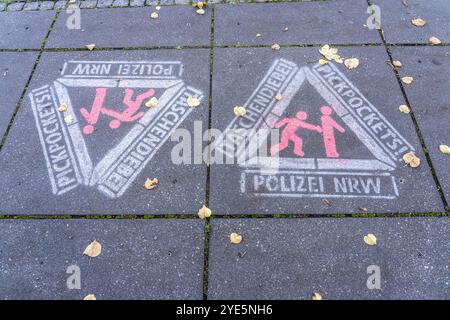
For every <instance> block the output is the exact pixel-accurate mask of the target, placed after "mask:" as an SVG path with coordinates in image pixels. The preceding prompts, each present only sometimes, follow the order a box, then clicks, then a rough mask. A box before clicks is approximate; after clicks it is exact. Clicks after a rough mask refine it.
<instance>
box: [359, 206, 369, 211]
mask: <svg viewBox="0 0 450 320" xmlns="http://www.w3.org/2000/svg"><path fill="white" fill-rule="evenodd" d="M358 209H359V210H360V211H362V212H367V211H369V209H367V208H365V207H359V208H358Z"/></svg>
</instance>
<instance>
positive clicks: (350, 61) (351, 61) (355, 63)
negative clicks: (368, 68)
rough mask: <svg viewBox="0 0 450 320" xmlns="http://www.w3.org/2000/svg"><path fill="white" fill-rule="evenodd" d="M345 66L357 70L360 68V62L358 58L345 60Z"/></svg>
mask: <svg viewBox="0 0 450 320" xmlns="http://www.w3.org/2000/svg"><path fill="white" fill-rule="evenodd" d="M344 65H345V66H346V67H347V68H348V69H350V70H351V69H355V68H357V67H358V66H359V60H358V59H357V58H350V59H345V61H344Z"/></svg>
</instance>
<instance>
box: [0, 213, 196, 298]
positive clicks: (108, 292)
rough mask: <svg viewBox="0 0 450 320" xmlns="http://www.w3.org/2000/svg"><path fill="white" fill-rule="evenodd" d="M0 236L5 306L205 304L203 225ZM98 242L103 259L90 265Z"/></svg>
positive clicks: (147, 223)
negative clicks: (88, 300)
mask: <svg viewBox="0 0 450 320" xmlns="http://www.w3.org/2000/svg"><path fill="white" fill-rule="evenodd" d="M0 228H1V230H2V235H1V237H0V252H1V255H0V262H1V263H0V280H1V281H0V299H4V300H5V299H6V300H12V299H21V300H22V299H24V300H28V299H57V300H60V299H75V300H81V299H83V297H85V296H86V295H87V294H94V295H95V296H96V298H97V299H98V300H106V299H108V300H109V299H201V298H202V286H203V285H202V278H203V242H204V241H203V228H202V223H201V222H200V220H190V219H183V220H175V219H172V220H160V219H153V220H81V219H73V220H63V219H61V220H3V221H1V222H0ZM174 235H176V236H174ZM93 240H97V241H98V242H100V244H101V245H102V252H101V254H100V255H99V256H98V257H96V258H89V257H87V256H85V255H83V251H84V249H85V248H86V246H87V245H89V244H90V243H91V241H93ZM70 266H77V267H79V270H80V273H79V274H80V289H69V288H68V287H67V280H68V278H69V277H70V276H71V275H73V273H74V271H73V269H69V273H67V270H68V268H69V267H70ZM72 268H73V267H72Z"/></svg>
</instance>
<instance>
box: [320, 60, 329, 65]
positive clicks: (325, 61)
mask: <svg viewBox="0 0 450 320" xmlns="http://www.w3.org/2000/svg"><path fill="white" fill-rule="evenodd" d="M327 63H328V61H327V60H325V59H320V60H319V64H320V65H322V66H323V65H324V64H327Z"/></svg>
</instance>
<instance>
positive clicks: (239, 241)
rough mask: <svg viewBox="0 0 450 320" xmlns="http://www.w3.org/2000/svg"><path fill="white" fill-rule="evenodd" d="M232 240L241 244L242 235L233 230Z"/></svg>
mask: <svg viewBox="0 0 450 320" xmlns="http://www.w3.org/2000/svg"><path fill="white" fill-rule="evenodd" d="M230 242H231V243H234V244H239V243H241V242H242V236H241V235H240V234H237V233H235V232H233V233H232V234H230Z"/></svg>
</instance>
